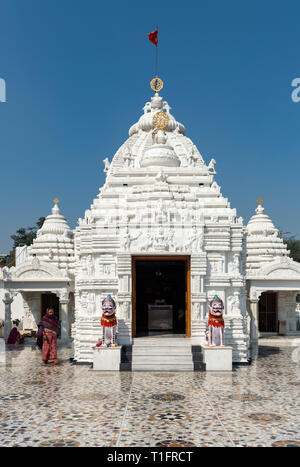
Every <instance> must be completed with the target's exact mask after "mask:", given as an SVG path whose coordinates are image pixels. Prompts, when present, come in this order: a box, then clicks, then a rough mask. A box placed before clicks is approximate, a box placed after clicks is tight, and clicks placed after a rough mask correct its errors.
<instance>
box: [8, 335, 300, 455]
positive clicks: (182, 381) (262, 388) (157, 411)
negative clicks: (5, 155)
mask: <svg viewBox="0 0 300 467" xmlns="http://www.w3.org/2000/svg"><path fill="white" fill-rule="evenodd" d="M293 350H294V348H293V347H288V346H283V347H280V346H279V345H277V346H276V345H274V342H272V341H268V340H264V345H261V346H260V347H259V351H258V356H257V359H256V360H255V361H253V362H252V364H251V365H250V366H240V367H235V368H234V371H233V372H232V373H231V372H230V373H219V372H218V373H205V372H193V373H192V372H191V373H190V372H182V373H180V372H178V373H175V372H174V373H173V372H172V373H167V372H166V373H158V372H157V373H155V372H134V373H131V372H120V373H119V372H112V373H110V372H106V373H100V372H93V371H92V370H91V369H90V368H89V367H88V366H82V365H71V364H70V362H69V355H70V349H67V348H64V349H59V356H60V358H61V360H62V364H61V365H60V366H58V367H54V366H53V365H51V364H49V365H48V366H46V365H43V364H42V363H41V354H40V352H39V350H37V349H33V348H31V347H30V346H29V347H23V348H20V349H18V350H17V349H9V350H7V351H6V354H5V357H6V361H5V363H0V446H67V447H73V446H151V447H153V446H187V447H192V446H299V447H300V403H299V400H300V363H297V362H295V361H293V358H292V352H293Z"/></svg>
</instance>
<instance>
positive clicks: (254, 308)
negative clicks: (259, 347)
mask: <svg viewBox="0 0 300 467" xmlns="http://www.w3.org/2000/svg"><path fill="white" fill-rule="evenodd" d="M258 302H259V299H258V298H257V299H253V298H252V299H251V298H250V317H251V322H250V339H251V340H252V341H257V340H258V338H259V331H258Z"/></svg>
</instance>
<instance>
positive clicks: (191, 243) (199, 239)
mask: <svg viewBox="0 0 300 467" xmlns="http://www.w3.org/2000/svg"><path fill="white" fill-rule="evenodd" d="M203 242H204V233H203V229H201V230H200V232H199V231H198V230H197V227H196V226H195V225H194V226H193V229H192V232H191V233H190V235H189V239H188V241H187V242H186V243H185V245H184V247H185V248H187V249H191V251H192V252H194V253H198V252H201V251H202V250H203Z"/></svg>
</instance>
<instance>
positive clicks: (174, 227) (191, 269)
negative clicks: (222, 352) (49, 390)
mask: <svg viewBox="0 0 300 467" xmlns="http://www.w3.org/2000/svg"><path fill="white" fill-rule="evenodd" d="M170 110H171V107H170V106H169V105H168V103H167V102H165V101H163V98H162V97H161V96H159V94H158V93H155V95H154V96H153V97H152V98H151V102H147V103H146V104H145V106H144V108H143V111H144V112H143V114H142V116H141V117H140V118H139V120H138V122H137V123H135V124H134V125H133V126H132V127H131V128H130V130H129V138H128V139H127V140H126V141H125V142H124V144H123V145H122V146H121V147H120V148H119V150H118V151H117V152H116V154H115V156H114V157H113V159H112V161H111V162H109V161H108V159H105V160H104V161H103V162H104V164H105V168H104V171H105V173H106V181H105V184H104V186H103V187H102V188H100V192H99V194H98V195H97V197H96V198H95V199H94V201H93V203H92V205H91V206H90V208H89V209H88V210H86V212H85V215H84V218H82V219H79V220H78V226H77V227H76V229H75V230H74V231H71V229H70V228H69V226H68V224H67V221H66V219H65V218H64V217H63V216H62V215H61V214H60V211H59V208H58V206H57V204H55V206H54V208H53V209H52V214H51V215H50V216H48V217H47V218H46V221H45V223H44V225H43V227H42V228H41V229H40V230H39V231H38V233H37V238H36V239H35V240H34V243H33V245H32V246H31V247H30V248H28V251H27V254H23V258H22V261H20V262H18V263H17V265H16V267H13V268H10V269H8V268H4V269H2V271H1V270H0V271H1V272H0V274H2V276H1V278H0V286H1V288H2V291H1V292H2V294H3V302H4V305H5V333H6V336H7V335H8V332H9V330H10V327H11V321H12V319H13V318H14V316H17V315H18V316H20V317H21V319H22V326H23V329H33V330H34V329H36V325H37V322H38V321H39V319H40V317H41V314H42V313H44V311H45V307H46V305H47V306H49V304H51V305H52V306H54V305H55V306H56V307H57V313H59V317H60V320H61V323H62V331H61V338H62V339H63V340H68V339H72V340H73V345H74V359H75V361H77V362H91V361H92V356H93V354H92V346H93V345H94V344H95V343H96V342H97V340H98V338H99V336H100V315H101V301H102V299H103V298H104V297H105V296H106V295H107V294H108V293H110V294H111V295H112V296H113V298H114V299H115V300H116V302H117V317H118V320H119V343H120V344H127V345H129V344H131V343H132V340H133V338H134V337H137V338H138V337H139V336H146V335H148V334H151V333H153V332H154V331H156V332H157V333H159V332H161V333H162V335H163V334H164V332H169V333H173V334H176V335H177V336H178V338H179V337H182V338H186V339H189V342H190V343H191V345H192V344H193V345H198V344H199V345H201V344H203V343H204V340H205V332H206V327H207V314H208V311H207V303H208V300H210V299H211V298H212V297H213V296H214V295H215V294H218V296H219V297H220V298H222V300H223V302H224V305H225V316H224V318H225V342H226V344H227V345H229V346H232V348H233V361H234V362H247V361H248V360H249V346H250V341H251V340H253V341H254V342H255V341H257V339H258V337H259V334H260V333H261V332H274V333H276V332H278V331H279V327H280V326H281V331H282V330H283V329H284V332H286V333H297V332H298V333H300V326H299V325H300V305H299V303H298V302H299V301H300V295H299V294H300V264H298V263H296V262H294V261H293V260H292V259H290V258H289V257H288V253H289V252H288V251H287V249H286V246H285V245H284V243H283V241H282V239H281V238H280V236H279V234H278V230H277V229H276V228H275V227H274V225H273V223H272V221H271V220H270V218H269V217H268V216H267V215H265V214H264V208H263V207H262V206H261V203H260V204H259V205H258V207H257V209H256V215H254V216H253V217H252V218H251V219H250V221H249V223H248V225H247V226H244V224H243V219H242V218H241V217H237V214H236V210H235V209H233V208H231V207H230V203H229V202H228V200H227V198H224V197H223V195H222V194H221V191H220V186H219V185H218V184H217V182H216V181H215V180H214V175H215V174H216V172H215V164H216V162H215V160H214V159H212V160H211V161H210V162H209V163H208V164H206V163H205V161H204V160H203V158H202V156H201V154H200V152H199V150H198V149H197V148H196V146H195V145H194V143H193V142H192V141H191V140H190V139H189V138H188V137H187V136H186V135H185V132H186V130H185V127H184V126H183V124H181V123H180V122H178V121H177V120H176V119H175V118H174V116H173V115H171V113H170ZM20 297H21V298H20ZM14 300H15V301H16V300H18V304H17V305H15V306H14V304H13V301H14ZM2 314H3V319H4V310H3V311H2ZM0 318H1V315H0ZM149 342H150V341H149Z"/></svg>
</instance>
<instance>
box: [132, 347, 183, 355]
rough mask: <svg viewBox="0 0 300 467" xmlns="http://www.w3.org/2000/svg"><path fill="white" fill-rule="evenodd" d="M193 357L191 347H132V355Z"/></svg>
mask: <svg viewBox="0 0 300 467" xmlns="http://www.w3.org/2000/svg"><path fill="white" fill-rule="evenodd" d="M165 354H169V355H191V346H189V347H178V346H175V345H174V346H164V347H160V346H155V347H151V348H149V347H146V346H143V347H142V346H136V345H134V346H133V347H132V355H165Z"/></svg>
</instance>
